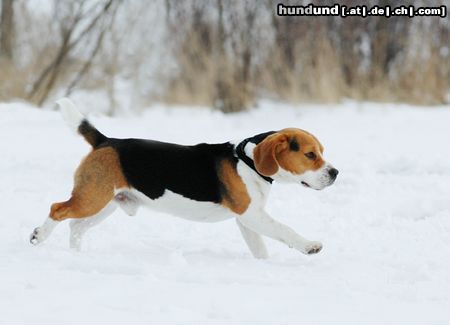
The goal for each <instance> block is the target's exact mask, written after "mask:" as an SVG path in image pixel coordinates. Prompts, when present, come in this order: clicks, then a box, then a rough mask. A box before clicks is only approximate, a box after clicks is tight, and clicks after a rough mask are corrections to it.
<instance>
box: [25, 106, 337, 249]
mask: <svg viewBox="0 0 450 325" xmlns="http://www.w3.org/2000/svg"><path fill="white" fill-rule="evenodd" d="M57 103H58V104H59V105H60V107H61V112H62V115H63V117H64V119H65V120H66V122H67V124H68V125H69V126H70V127H71V128H72V129H74V130H75V131H77V132H78V133H79V134H81V135H82V136H83V137H84V138H85V139H86V141H87V142H88V143H89V144H90V145H91V146H92V151H91V152H90V153H89V154H88V155H87V157H86V158H84V160H83V161H82V162H81V164H80V166H79V167H78V169H77V171H76V173H75V184H74V188H73V191H72V195H71V197H70V198H69V199H68V200H67V201H65V202H59V203H54V204H53V205H52V206H51V209H50V214H49V217H48V218H47V219H46V221H45V222H44V224H43V225H42V226H41V227H39V228H36V229H35V230H34V231H33V233H32V234H31V238H30V241H31V243H32V244H35V245H36V244H39V243H41V242H43V241H44V240H45V239H47V238H48V236H49V235H50V234H51V232H52V230H53V229H54V228H55V226H57V225H58V224H59V223H60V222H61V221H63V220H66V219H71V223H70V230H71V232H70V246H71V247H72V248H75V249H79V248H80V244H81V239H82V237H83V235H84V234H85V233H86V231H87V230H88V229H89V228H90V227H92V226H94V225H96V224H98V223H99V222H100V221H102V220H103V219H104V218H106V217H107V216H108V215H109V214H111V213H112V212H113V211H114V209H115V208H116V207H117V206H119V207H121V208H122V209H123V210H124V211H125V212H126V213H127V214H129V215H134V214H135V213H136V211H137V210H138V208H139V207H140V206H146V207H149V208H151V209H155V210H158V211H163V212H166V213H170V214H173V215H176V216H179V217H182V218H186V219H190V220H194V221H202V222H216V221H222V220H226V219H229V218H234V219H235V220H236V222H237V224H238V226H239V229H240V230H241V233H242V235H243V237H244V239H245V241H246V243H247V245H248V247H249V248H250V251H251V252H252V254H253V255H254V256H255V257H256V258H266V257H267V251H266V247H265V245H264V241H263V239H262V236H267V237H270V238H273V239H276V240H279V241H281V242H283V243H285V244H286V245H288V246H289V247H293V248H295V249H297V250H299V251H300V252H302V253H304V254H315V253H318V252H319V251H320V250H321V249H322V244H321V243H320V242H317V241H310V240H307V239H305V238H303V237H302V236H300V235H298V234H297V233H296V232H295V231H294V230H292V229H291V228H289V227H288V226H285V225H284V224H281V223H279V222H277V221H275V220H274V219H272V217H271V216H270V215H269V214H268V213H267V212H265V210H264V206H265V204H266V200H267V197H268V194H269V191H270V188H271V184H272V182H273V181H277V182H289V183H295V184H302V185H304V186H306V187H309V188H312V189H315V190H322V189H323V188H325V187H327V186H330V185H331V184H333V182H334V181H335V179H336V176H337V174H338V171H337V169H335V168H334V167H333V166H332V165H331V164H329V163H327V162H326V161H325V160H324V158H323V146H322V145H321V144H320V142H319V141H318V140H317V139H316V138H315V137H314V136H313V135H312V134H310V133H308V132H306V131H303V130H300V129H295V128H289V129H283V130H280V131H272V132H266V133H263V134H259V135H256V136H253V137H250V138H247V139H244V140H243V141H240V142H236V143H232V142H225V143H219V144H206V143H201V144H197V145H193V146H183V145H178V144H172V143H165V142H159V141H154V140H143V139H115V138H109V137H106V136H105V135H103V134H102V133H100V132H99V131H98V130H97V129H96V128H95V127H94V126H92V124H90V123H89V122H88V120H87V119H86V118H85V117H84V116H83V115H82V114H81V113H80V112H79V111H78V110H77V109H76V107H75V105H74V104H73V103H72V102H71V101H70V100H69V99H67V98H63V99H61V100H59V101H58V102H57Z"/></svg>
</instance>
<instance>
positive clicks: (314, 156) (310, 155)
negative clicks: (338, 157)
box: [305, 152, 317, 160]
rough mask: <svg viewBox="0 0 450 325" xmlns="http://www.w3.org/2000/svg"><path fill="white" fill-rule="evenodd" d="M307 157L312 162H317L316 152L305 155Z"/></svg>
mask: <svg viewBox="0 0 450 325" xmlns="http://www.w3.org/2000/svg"><path fill="white" fill-rule="evenodd" d="M305 156H306V157H307V158H308V159H310V160H316V158H317V156H316V154H315V153H314V152H308V153H305Z"/></svg>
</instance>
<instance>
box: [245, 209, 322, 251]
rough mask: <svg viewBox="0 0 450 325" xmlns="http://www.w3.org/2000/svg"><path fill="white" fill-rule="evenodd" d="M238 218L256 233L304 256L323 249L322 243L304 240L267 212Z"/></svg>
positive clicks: (253, 212)
mask: <svg viewBox="0 0 450 325" xmlns="http://www.w3.org/2000/svg"><path fill="white" fill-rule="evenodd" d="M238 218H239V222H241V223H242V224H243V225H244V226H245V227H247V228H249V229H251V230H253V231H254V232H257V233H258V234H261V235H264V236H267V237H270V238H272V239H275V240H278V241H280V242H282V243H285V244H286V245H288V246H289V247H291V248H295V249H297V250H299V251H300V252H302V253H303V254H308V255H310V254H316V253H318V252H320V251H321V249H322V244H321V243H320V242H317V241H310V240H307V239H306V238H303V237H302V236H300V235H299V234H297V233H296V232H295V231H294V230H292V229H291V228H290V227H288V226H286V225H284V224H282V223H280V222H278V221H276V220H274V219H272V217H271V216H270V215H269V214H268V213H267V212H265V211H252V212H248V213H245V214H244V215H242V216H239V217H238Z"/></svg>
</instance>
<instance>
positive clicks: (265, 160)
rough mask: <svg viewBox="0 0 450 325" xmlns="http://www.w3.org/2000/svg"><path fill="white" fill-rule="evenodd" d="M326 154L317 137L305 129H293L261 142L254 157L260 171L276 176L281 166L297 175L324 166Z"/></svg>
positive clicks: (285, 130)
mask: <svg viewBox="0 0 450 325" xmlns="http://www.w3.org/2000/svg"><path fill="white" fill-rule="evenodd" d="M311 153H313V155H312V154H311ZM322 153H323V146H322V144H321V143H320V142H319V141H318V140H317V139H316V137H314V136H313V135H312V134H310V133H308V132H306V131H304V130H301V129H295V128H289V129H283V130H280V131H278V132H276V133H274V134H272V135H270V136H268V137H267V138H266V139H264V140H263V141H262V142H261V143H259V144H258V145H257V146H256V147H255V149H254V151H253V156H254V157H253V158H254V161H255V167H256V170H257V171H258V172H259V173H260V174H262V175H264V176H271V175H273V174H275V173H276V172H277V171H278V169H279V167H281V168H283V169H284V170H287V171H289V172H291V173H293V174H303V173H304V172H306V171H308V170H312V171H314V170H317V169H319V168H320V167H322V166H323V164H324V163H325V162H324V160H323V158H322ZM307 155H309V156H310V157H308V156H307ZM314 156H315V158H314V159H312V158H311V157H314Z"/></svg>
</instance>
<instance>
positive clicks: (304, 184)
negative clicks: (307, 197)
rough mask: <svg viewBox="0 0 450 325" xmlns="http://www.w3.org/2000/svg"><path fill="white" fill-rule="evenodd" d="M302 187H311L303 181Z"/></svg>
mask: <svg viewBox="0 0 450 325" xmlns="http://www.w3.org/2000/svg"><path fill="white" fill-rule="evenodd" d="M302 185H303V186H304V187H311V186H310V185H309V184H308V183H306V182H303V181H302Z"/></svg>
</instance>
